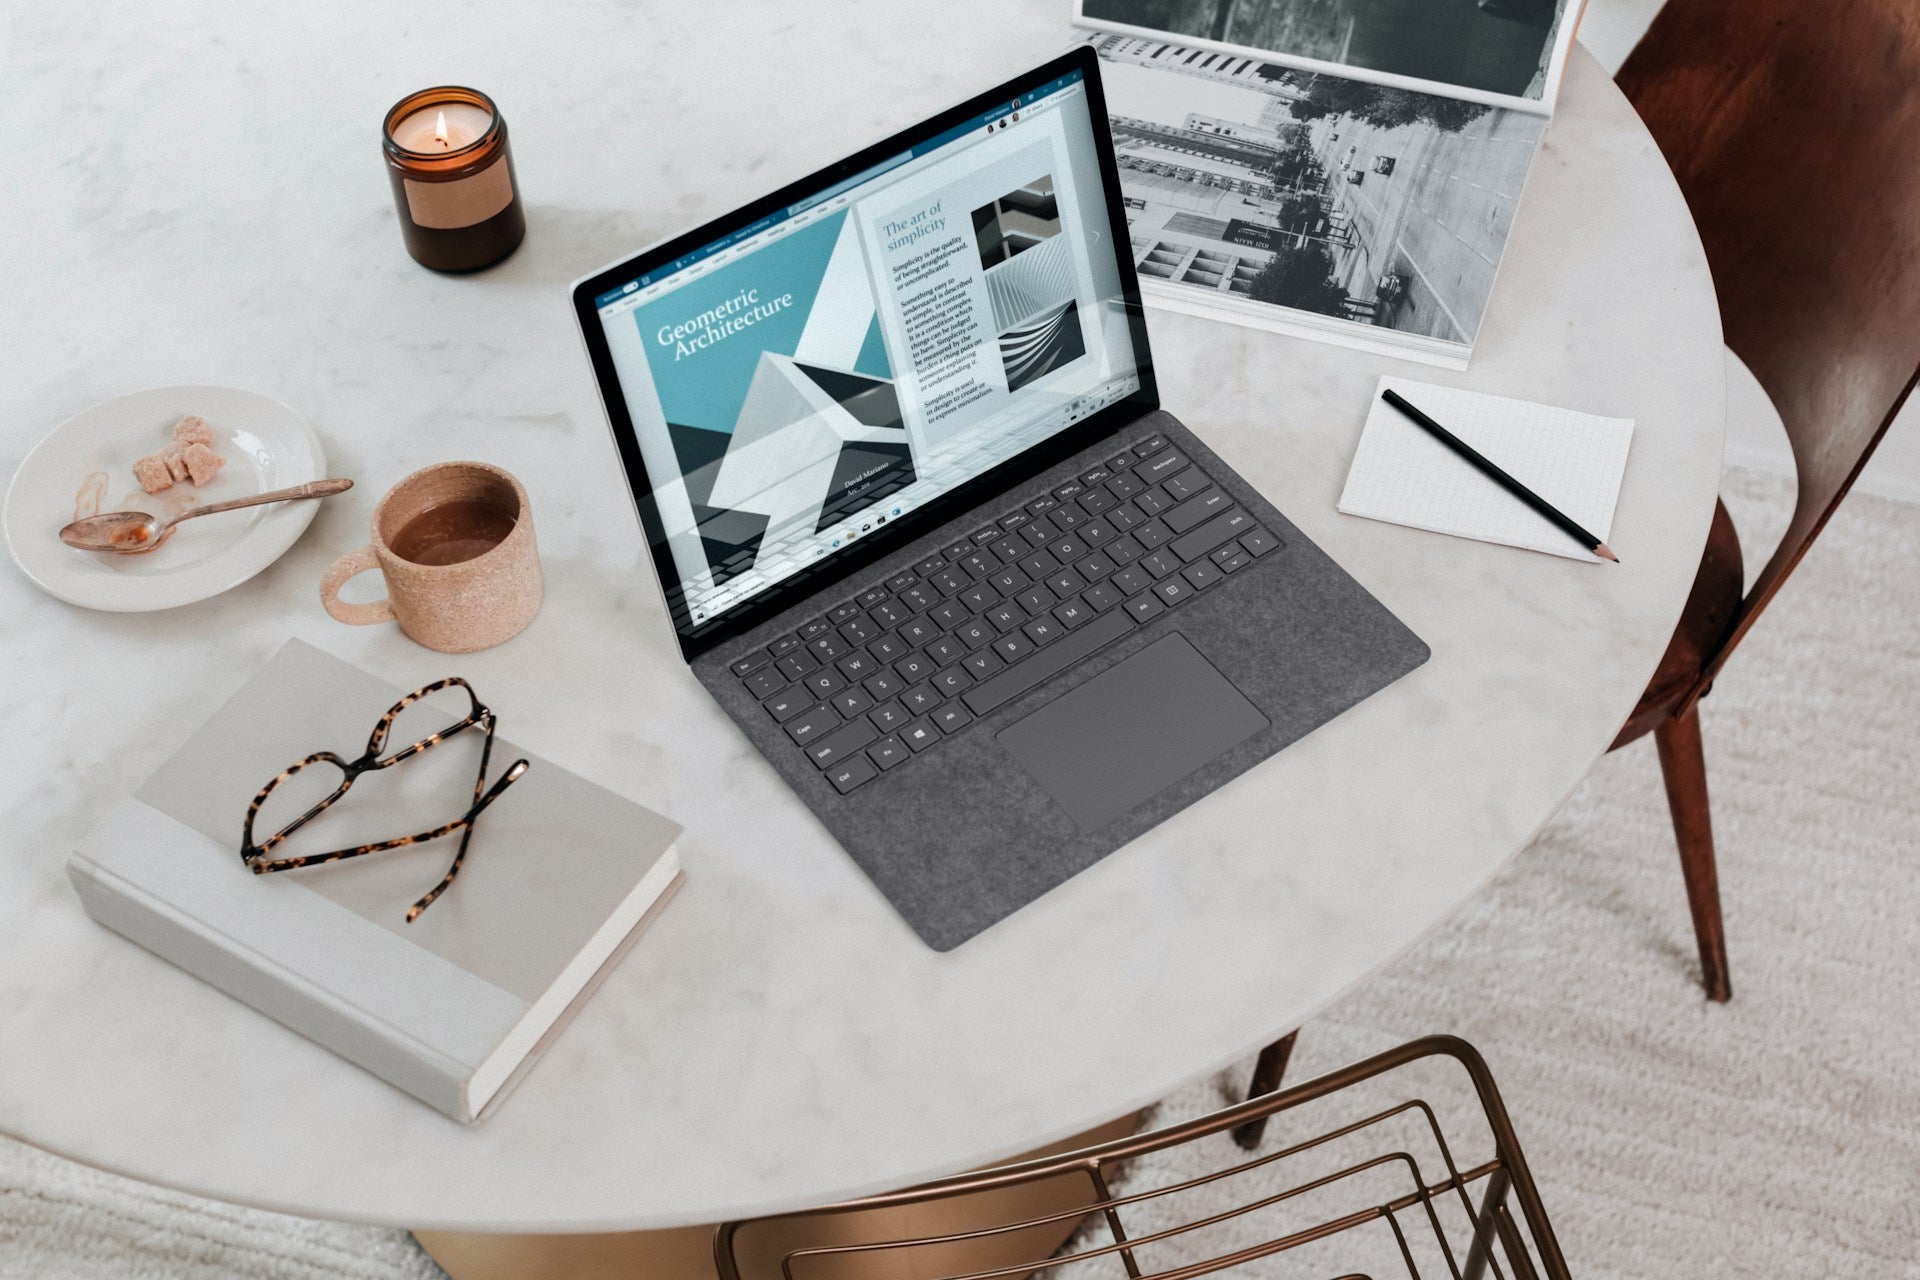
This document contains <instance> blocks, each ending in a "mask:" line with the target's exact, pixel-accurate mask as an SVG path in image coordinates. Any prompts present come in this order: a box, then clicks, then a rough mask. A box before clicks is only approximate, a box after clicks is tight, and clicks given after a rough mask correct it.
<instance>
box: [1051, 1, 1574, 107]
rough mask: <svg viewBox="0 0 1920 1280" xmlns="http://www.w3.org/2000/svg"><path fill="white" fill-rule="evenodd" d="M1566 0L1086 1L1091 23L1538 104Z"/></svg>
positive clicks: (1084, 11)
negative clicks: (1205, 41)
mask: <svg viewBox="0 0 1920 1280" xmlns="http://www.w3.org/2000/svg"><path fill="white" fill-rule="evenodd" d="M1568 5H1569V0H1081V14H1082V16H1083V17H1085V18H1087V19H1092V20H1095V21H1101V22H1114V23H1122V24H1125V25H1127V26H1131V27H1140V28H1144V29H1146V30H1149V31H1156V32H1165V33H1167V34H1168V35H1170V36H1174V37H1186V38H1189V39H1192V38H1198V39H1204V40H1213V41H1218V42H1220V43H1223V44H1231V45H1236V46H1239V47H1241V48H1245V49H1251V50H1261V51H1266V52H1270V53H1277V54H1282V55H1289V56H1292V57H1297V58H1313V59H1317V60H1319V61H1322V62H1334V63H1339V64H1340V65H1342V66H1350V67H1365V68H1368V69H1370V70H1374V71H1385V72H1391V73H1392V74H1394V75H1402V76H1412V77H1415V78H1418V79H1421V80H1431V81H1434V82H1436V83H1438V84H1443V85H1452V86H1457V87H1460V88H1467V89H1479V90H1485V91H1487V92H1490V93H1503V94H1510V95H1512V96H1515V97H1526V98H1539V97H1540V96H1541V94H1542V92H1543V89H1544V87H1545V84H1546V78H1547V67H1548V63H1549V61H1550V60H1551V58H1552V55H1553V48H1554V42H1555V34H1556V32H1557V31H1558V29H1559V25H1560V21H1561V18H1562V17H1563V16H1564V14H1565V11H1566V10H1567V8H1568Z"/></svg>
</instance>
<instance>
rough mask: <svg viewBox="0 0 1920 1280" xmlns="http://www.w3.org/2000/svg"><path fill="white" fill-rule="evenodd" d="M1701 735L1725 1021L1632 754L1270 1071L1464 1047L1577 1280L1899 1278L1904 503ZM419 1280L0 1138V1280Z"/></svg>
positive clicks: (1745, 515)
mask: <svg viewBox="0 0 1920 1280" xmlns="http://www.w3.org/2000/svg"><path fill="white" fill-rule="evenodd" d="M1726 493H1727V497H1728V504H1729V506H1730V507H1732V508H1733V511H1734V516H1735V519H1736V521H1737V522H1739V523H1740V525H1741V528H1742V536H1743V541H1745V542H1746V543H1747V544H1748V546H1749V548H1750V550H1749V556H1750V559H1752V560H1753V561H1754V562H1756V563H1757V562H1758V561H1759V560H1761V559H1763V558H1764V553H1765V550H1766V549H1767V548H1769V547H1770V546H1771V543H1772V540H1773V539H1774V538H1775V537H1777V536H1778V532H1779V530H1780V528H1782V527H1783V526H1784V523H1785V520H1786V515H1787V511H1788V507H1789V504H1790V502H1791V494H1790V491H1789V489H1788V488H1787V486H1786V485H1785V483H1784V482H1782V481H1778V480H1774V479H1771V478H1767V477H1762V476H1759V475H1755V474H1750V473H1741V472H1736V473H1733V474H1732V475H1730V476H1729V478H1728V481H1727V485H1726ZM1704 717H1705V733H1706V739H1707V750H1708V768H1709V772H1710V777H1711V784H1712V788H1713V801H1714V821H1715V824H1716V829H1717V834H1718V836H1719V841H1720V849H1721V858H1720V866H1721V877H1722V882H1723V892H1724V895H1725V904H1726V916H1727V928H1728V936H1729V939H1730V947H1731V953H1732V954H1731V958H1732V971H1733V984H1734V992H1735V994H1734V1000H1733V1003H1732V1004H1731V1005H1729V1006H1726V1007H1724V1008H1723V1007H1716V1006H1711V1005H1708V1004H1707V1003H1706V1002H1705V1001H1704V1000H1703V999H1702V998H1701V996H1700V993H1699V988H1698V986H1697V973H1696V970H1697V961H1696V959H1695V957H1694V948H1693V939H1692V933H1691V928H1690V926H1689V924H1688V919H1687V910H1686V902H1685V898H1684V895H1683V893H1682V890H1681V885H1680V876H1679V871H1678V867H1677V863H1676V860H1675V855H1674V850H1673V839H1672V833H1671V829H1670V828H1669V826H1668V821H1667V815H1666V805H1665V796H1664V792H1663V791H1662V790H1661V785H1660V775H1659V768H1658V765H1657V764H1656V762H1655V759H1654V753H1653V747H1652V744H1651V742H1645V743H1641V744H1637V745H1636V746H1635V747H1633V748H1630V749H1629V750H1627V751H1624V752H1621V753H1619V754H1617V755H1614V756H1610V757H1608V758H1607V759H1606V760H1605V761H1603V762H1602V763H1601V765H1600V766H1599V768H1598V769H1596V770H1595V772H1594V774H1593V777H1592V778H1591V779H1590V780H1589V781H1588V782H1587V784H1586V785H1585V786H1584V787H1582V789H1581V790H1580V791H1579V793H1578V794H1576V795H1575V796H1574V798H1573V799H1572V801H1571V802H1570V803H1569V804H1568V805H1567V807H1566V809H1565V810H1564V811H1563V812H1562V813H1561V814H1560V815H1559V816H1558V817H1557V818H1556V819H1555V820H1554V822H1553V823H1552V825H1551V826H1550V827H1549V828H1548V830H1547V831H1546V833H1545V834H1544V835H1542V837H1541V838H1540V840H1539V841H1538V842H1537V843H1536V844H1535V845H1534V846H1533V847H1532V848H1531V849H1529V850H1528V851H1527V852H1526V853H1525V854H1523V855H1522V856H1521V857H1520V858H1519V859H1518V860H1517V861H1516V862H1515V864H1514V865H1513V867H1512V868H1510V870H1509V871H1508V873H1507V874H1506V875H1504V876H1502V877H1501V879H1500V880H1499V882H1498V883H1497V884H1496V885H1495V886H1494V888H1493V889H1492V890H1490V891H1489V892H1488V893H1487V894H1486V895H1485V896H1484V897H1483V898H1481V899H1480V900H1479V901H1477V902H1476V903H1474V904H1473V905H1472V906H1471V907H1470V908H1468V909H1467V910H1466V911H1464V912H1462V913H1461V914H1460V915H1459V916H1458V917H1457V918H1455V919H1454V920H1452V921H1450V922H1449V923H1448V924H1447V925H1445V926H1444V927H1443V928H1442V929H1441V930H1440V931H1439V932H1438V933H1436V934H1435V935H1434V936H1433V937H1432V938H1430V939H1429V940H1428V941H1427V942H1426V943H1425V944H1424V945H1422V946H1421V947H1420V948H1418V949H1417V950H1416V951H1415V952H1414V953H1413V954H1411V955H1409V956H1408V957H1406V958H1405V959H1404V960H1403V961H1401V962H1400V963H1398V964H1396V965H1395V966H1393V967H1392V968H1391V969H1390V970H1389V971H1387V972H1386V973H1385V974H1383V975H1381V976H1380V977H1379V978H1377V979H1375V980H1374V981H1373V982H1371V983H1369V984H1367V986H1366V987H1365V988H1364V989H1362V990H1361V991H1360V992H1358V993H1356V994H1355V995H1354V996H1353V997H1352V998H1351V999H1349V1000H1348V1001H1346V1002H1345V1003H1344V1004H1342V1005H1341V1006H1339V1007H1338V1008H1337V1009H1335V1010H1334V1011H1333V1012H1331V1013H1330V1014H1329V1015H1327V1016H1326V1017H1323V1018H1321V1019H1319V1020H1318V1021H1316V1022H1314V1023H1312V1024H1310V1025H1309V1026H1308V1027H1307V1028H1306V1029H1305V1030H1304V1031H1303V1032H1302V1034H1301V1037H1300V1046H1299V1049H1298V1051H1297V1053H1296V1054H1295V1058H1294V1066H1293V1067H1292V1069H1291V1070H1290V1071H1289V1079H1291V1080H1300V1079H1305V1078H1306V1077H1307V1076H1309V1075H1312V1074H1315V1073H1318V1072H1320V1071H1324V1070H1327V1069H1329V1068H1332V1067H1334V1066H1337V1065H1340V1064H1343V1063H1346V1062H1349V1061H1352V1060H1354V1059H1357V1058H1360V1057H1363V1056H1365V1055H1367V1054H1369V1053H1373V1052H1376V1051H1378V1050H1380V1049H1382V1048H1385V1047H1387V1046H1389V1045H1392V1044H1395V1043H1398V1042H1400V1041H1402V1040H1406V1039H1410V1038H1412V1037H1414V1036H1417V1035H1420V1034H1424V1033H1426V1032H1431V1031H1451V1032H1455V1033H1457V1034H1459V1035H1462V1036H1464V1037H1465V1038H1467V1039H1468V1040H1470V1041H1472V1042H1473V1043H1474V1044H1476V1045H1478V1046H1479V1047H1480V1049H1481V1050H1482V1052H1484V1053H1485V1054H1486V1056H1487V1058H1488V1060H1489V1061H1490V1062H1491V1064H1492V1066H1493V1070H1494V1073H1495V1075H1496V1076H1497V1077H1498V1078H1499V1080H1500V1084H1501V1087H1502V1089H1503V1091H1504V1093H1505V1094H1506V1099H1507V1104H1508V1106H1509V1108H1510V1109H1511V1111H1512V1114H1513V1117H1514V1122H1515V1125H1516V1127H1517V1129H1518V1131H1519V1134H1520V1138H1521V1141H1522V1143H1523V1145H1524V1146H1525V1147H1526V1149H1527V1151H1528V1152H1529V1154H1530V1156H1531V1159H1532V1163H1533V1167H1534V1171H1535V1175H1536V1178H1537V1179H1538V1181H1539V1183H1540V1188H1541V1192H1542V1195H1543V1196H1544V1198H1545V1200H1546V1203H1547V1207H1548V1210H1549V1212H1550V1213H1551V1215H1552V1217H1553V1221H1554V1224H1555V1226H1556V1228H1557V1229H1558V1232H1559V1235H1560V1239H1561V1243H1562V1245H1563V1247H1564V1249H1565V1251H1566V1254H1567V1257H1568V1260H1569V1262H1570V1264H1571V1266H1572V1268H1573V1271H1574V1274H1576V1275H1579V1276H1618V1277H1656V1276H1657V1277H1671V1276H1715V1277H1744V1276H1753V1277H1769V1278H1771V1277H1784V1276H1794V1277H1811V1276H1826V1275H1833V1276H1843V1275H1844V1276H1849V1277H1882V1276H1888V1277H1890V1276H1914V1275H1920V1269H1917V1268H1920V1263H1916V1257H1917V1256H1920V789H1917V788H1916V786H1915V783H1914V778H1913V769H1914V763H1915V761H1916V759H1917V758H1920V507H1910V506H1903V505H1901V504H1898V503H1893V502H1888V501H1885V500H1883V499H1877V498H1872V497H1866V496H1856V497H1855V498H1853V499H1850V500H1849V503H1848V505H1847V506H1846V507H1844V508H1843V509H1842V512H1841V514H1840V516H1839V517H1838V518H1837V520H1836V521H1835V522H1834V524H1833V526H1832V527H1831V528H1830V529H1829V530H1828V531H1827V533H1826V534H1825V535H1824V537H1823V540H1822V541H1821V543H1820V544H1819V545H1818V546H1817V547H1816V549H1815V550H1814V551H1813V553H1812V555H1811V556H1810V558H1809V559H1808V560H1807V562H1806V563H1805V564H1804V565H1803V566H1802V567H1801V569H1800V571H1799V573H1798V574H1797V575H1796V576H1795V578H1794V579H1793V580H1792V581H1791V582H1790V583H1789V584H1788V586H1787V588H1786V590H1785V592H1784V593H1783V594H1782V596H1781V598H1780V599H1779V600H1778V601H1776V603H1775V604H1774V606H1773V608H1772V610H1771V611H1770V612H1769V614H1768V615H1767V617H1766V618H1765V619H1763V621H1762V622H1761V623H1760V625H1759V627H1758V629H1757V630H1756V631H1755V633H1754V634H1753V635H1752V637H1750V639H1749V640H1748V642H1747V644H1746V646H1745V647H1744V648H1743V649H1742V651H1741V652H1740V653H1739V655H1737V656H1736V657H1735V659H1734V660H1733V662H1732V664H1731V666H1730V667H1729V669H1728V671H1727V673H1726V674H1725V675H1724V676H1723V678H1722V679H1721V680H1720V682H1719V685H1718V686H1717V687H1716V689H1715V690H1714V693H1713V695H1712V697H1710V698H1709V699H1708V700H1707V702H1706V704H1705V711H1704ZM1249 1065H1250V1064H1249ZM1245 1076H1246V1068H1245V1067H1243V1068H1242V1069H1241V1070H1239V1071H1237V1072H1235V1073H1232V1074H1231V1075H1230V1076H1222V1077H1220V1078H1218V1079H1215V1080H1209V1081H1203V1082H1201V1083H1198V1084H1196V1085H1194V1086H1192V1087H1190V1088H1188V1089H1186V1090H1184V1091H1182V1092H1181V1093H1179V1094H1178V1095H1176V1096H1175V1097H1173V1098H1170V1099H1168V1100H1167V1102H1166V1103H1165V1104H1164V1105H1163V1106H1162V1108H1161V1111H1160V1115H1159V1119H1160V1120H1161V1121H1165V1120H1170V1119H1172V1118H1175V1117H1177V1116H1184V1115H1192V1114H1197V1113H1200V1112H1203V1111H1206V1110H1210V1109H1212V1108H1213V1107H1215V1106H1218V1105H1220V1104H1221V1103H1222V1102H1224V1101H1226V1100H1227V1099H1228V1097H1229V1095H1233V1094H1234V1092H1235V1090H1237V1089H1238V1088H1240V1087H1242V1086H1243V1085H1244V1082H1245ZM1276 1136H1277V1135H1276ZM1183 1167H1184V1166H1182V1165H1180V1164H1179V1163H1177V1162H1176V1161H1172V1160H1169V1161H1166V1162H1164V1163H1163V1164H1161V1165H1160V1166H1158V1167H1155V1168H1151V1169H1146V1170H1142V1171H1141V1172H1140V1174H1139V1175H1138V1176H1140V1177H1142V1178H1151V1179H1152V1180H1153V1181H1154V1182H1156V1183H1161V1182H1165V1181H1168V1180H1170V1179H1171V1178H1172V1177H1174V1176H1175V1175H1177V1174H1178V1173H1179V1172H1180V1171H1181V1169H1182V1168H1183ZM1223 1203H1224V1202H1223ZM1247 1271H1248V1273H1250V1274H1255V1275H1269V1276H1282V1275H1295V1274H1300V1272H1299V1271H1298V1269H1297V1267H1296V1266H1294V1260H1292V1259H1285V1260H1283V1259H1275V1260H1270V1261H1269V1262H1267V1263H1264V1264H1258V1265H1256V1266H1253V1267H1250V1268H1248V1269H1247ZM438 1274H439V1272H438V1270H437V1269H436V1268H435V1267H434V1266H433V1264H432V1263H431V1261H429V1260H428V1259H427V1258H426V1257H425V1256H424V1255H423V1254H421V1253H420V1252H419V1250H418V1249H417V1248H416V1247H415V1246H414V1245H413V1243H412V1242H411V1240H410V1239H409V1238H408V1237H407V1236H405V1235H404V1234H403V1233H400V1232H393V1231H380V1230H373V1229H368V1228H363V1227H346V1226H336V1225H331V1224H324V1223H315V1222H309V1221H305V1220H301V1219H297V1218H287V1217H280V1216H277V1215H272V1214H263V1213H255V1212H252V1211H249V1210H242V1209H236V1208H232V1207H230V1206H225V1205H219V1204H213V1203H210V1202H207V1201H203V1200H196V1199H193V1198H191V1197H187V1196H181V1195H175V1194H172V1193H170V1192H164V1191H158V1190H154V1189H152V1188H148V1187H144V1186H140V1185H137V1184H134V1183H130V1182H127V1181H125V1180H122V1179H119V1178H114V1177H110V1176H107V1175H103V1174H98V1173H95V1172H93V1171H91V1170H87V1169H83V1168H80V1167H78V1166H76V1165H73V1164H69V1163H67V1162H65V1161H61V1160H57V1159H54V1158H53V1157H50V1156H46V1155H43V1154H41V1153H39V1152H36V1151H32V1150H29V1149H27V1148H25V1147H21V1146H19V1145H17V1144H12V1143H7V1142H4V1141H0V1277H5V1278H6V1280H13V1278H14V1277H34V1278H35V1280H104V1278H106V1277H113V1278H114V1280H128V1278H137V1280H149V1278H151V1280H173V1278H175V1277H193V1278H194V1280H224V1278H226V1277H234V1278H236V1280H238V1278H240V1277H247V1278H249V1280H251V1278H254V1277H263V1276H272V1277H292V1278H296V1280H323V1278H326V1280H331V1278H334V1277H351V1278H353V1280H376V1278H377V1280H402V1278H406V1280H415V1278H419V1277H432V1276H437V1275H438Z"/></svg>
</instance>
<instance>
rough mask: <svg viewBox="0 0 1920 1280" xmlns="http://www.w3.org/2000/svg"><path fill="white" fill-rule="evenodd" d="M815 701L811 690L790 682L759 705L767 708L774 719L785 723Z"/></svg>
mask: <svg viewBox="0 0 1920 1280" xmlns="http://www.w3.org/2000/svg"><path fill="white" fill-rule="evenodd" d="M816 701H817V699H816V698H815V697H814V696H813V693H812V691H811V690H809V689H805V688H802V687H801V686H799V685H797V684H790V685H788V686H787V687H786V688H784V689H782V690H781V691H780V692H778V693H776V694H774V695H773V696H772V697H771V698H768V699H767V700H766V701H765V702H763V703H761V704H760V705H761V706H763V707H765V708H766V709H767V714H768V715H770V716H772V717H773V718H774V720H776V721H777V722H779V723H780V724H785V723H786V722H787V721H789V720H791V719H793V718H794V717H795V716H797V715H799V714H800V713H801V712H802V711H805V710H806V709H807V708H808V707H811V706H813V705H814V704H815V703H816Z"/></svg>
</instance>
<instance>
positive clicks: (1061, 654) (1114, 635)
mask: <svg viewBox="0 0 1920 1280" xmlns="http://www.w3.org/2000/svg"><path fill="white" fill-rule="evenodd" d="M1028 625H1029V626H1037V625H1039V624H1038V623H1029V624H1028ZM1132 630H1133V619H1132V618H1131V617H1129V616H1128V615H1127V612H1126V611H1125V610H1123V609H1116V610H1114V611H1113V612H1111V613H1103V614H1101V615H1100V616H1099V617H1097V618H1095V619H1094V620H1093V621H1092V622H1090V623H1088V624H1087V625H1086V626H1084V627H1081V628H1080V629H1079V630H1077V631H1074V632H1071V633H1069V634H1068V636H1067V637H1066V639H1064V640H1061V641H1060V642H1059V643H1058V644H1051V645H1048V646H1047V647H1046V648H1044V649H1041V650H1040V651H1039V652H1038V653H1035V654H1032V655H1030V656H1029V657H1028V658H1027V659H1026V660H1025V661H1024V662H1017V663H1015V664H1014V665H1013V666H1010V667H1008V668H1007V669H1006V670H1005V671H1002V672H1000V673H999V674H998V675H996V676H994V677H993V678H992V679H990V680H982V681H981V682H980V683H979V684H976V685H974V686H973V688H971V689H969V690H967V691H966V692H965V693H964V694H962V695H961V698H962V699H963V700H964V701H965V702H966V704H967V709H968V710H969V711H971V712H973V714H975V715H976V716H983V715H986V714H987V713H988V712H990V711H992V710H993V709H994V708H995V707H998V706H1002V705H1004V704H1005V703H1008V702H1011V701H1012V700H1013V699H1015V698H1017V697H1019V696H1020V695H1021V694H1023V693H1025V692H1026V691H1027V690H1029V689H1031V688H1034V687H1035V686H1036V685H1040V684H1044V683H1045V682H1046V681H1048V680H1051V679H1052V678H1053V677H1055V676H1057V675H1059V674H1060V673H1061V672H1062V671H1065V670H1067V669H1068V668H1069V667H1073V666H1076V665H1078V664H1079V663H1080V662H1082V661H1084V660H1085V659H1086V658H1087V657H1088V655H1090V654H1092V653H1094V652H1095V651H1096V650H1099V649H1102V648H1104V647H1106V646H1107V645H1109V644H1112V643H1113V642H1114V641H1115V640H1118V639H1119V638H1120V637H1121V636H1124V635H1126V634H1128V633H1129V632H1131V631H1132Z"/></svg>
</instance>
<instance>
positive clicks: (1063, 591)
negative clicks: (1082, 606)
mask: <svg viewBox="0 0 1920 1280" xmlns="http://www.w3.org/2000/svg"><path fill="white" fill-rule="evenodd" d="M1047 586H1048V587H1049V588H1051V589H1052V591H1053V594H1054V595H1056V596H1077V595H1079V594H1080V593H1081V592H1082V591H1085V590H1086V589H1087V580H1086V579H1085V578H1083V577H1081V576H1080V575H1079V574H1077V573H1075V572H1074V571H1073V570H1071V569H1062V570H1061V571H1060V572H1058V573H1056V574H1052V575H1051V576H1049V577H1048V578H1047Z"/></svg>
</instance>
